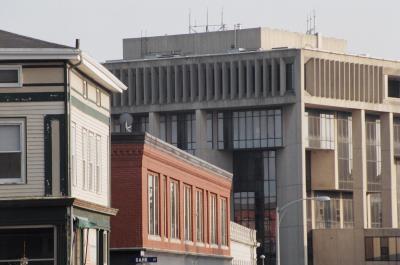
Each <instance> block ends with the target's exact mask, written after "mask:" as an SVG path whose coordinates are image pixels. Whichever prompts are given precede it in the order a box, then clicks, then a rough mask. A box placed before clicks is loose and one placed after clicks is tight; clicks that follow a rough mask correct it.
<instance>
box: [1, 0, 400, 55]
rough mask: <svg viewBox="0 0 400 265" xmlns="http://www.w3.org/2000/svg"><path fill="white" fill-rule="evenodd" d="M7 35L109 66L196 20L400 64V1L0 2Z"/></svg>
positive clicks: (96, 0)
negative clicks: (134, 44) (319, 40)
mask: <svg viewBox="0 0 400 265" xmlns="http://www.w3.org/2000/svg"><path fill="white" fill-rule="evenodd" d="M0 3H1V8H0V29H3V30H7V31H12V32H15V33H19V34H23V35H28V36H32V37H35V38H40V39H44V40H48V41H52V42H57V43H61V44H66V45H70V46H73V45H74V43H75V39H76V38H80V39H81V48H82V49H83V50H85V51H87V52H88V53H89V54H91V55H92V56H93V57H94V58H96V59H98V60H100V61H105V60H110V59H120V58H122V39H123V38H127V37H140V36H141V34H142V35H146V36H152V35H164V34H177V33H187V32H188V14H189V10H191V13H192V18H193V20H196V21H197V23H198V24H200V23H205V20H206V10H207V8H208V10H209V22H210V23H220V13H221V9H222V8H223V9H224V20H225V21H224V22H225V23H226V24H227V25H228V27H230V28H231V27H232V26H233V24H236V23H241V24H242V27H246V28H248V27H258V26H267V27H272V28H279V29H286V30H289V31H298V32H305V31H306V17H307V14H308V13H310V12H311V11H312V10H313V9H315V10H316V13H317V31H318V32H320V33H322V34H323V35H325V36H331V37H337V38H344V39H347V40H348V44H349V52H354V53H363V54H369V55H371V56H376V57H384V58H387V59H400V30H399V28H400V16H399V10H400V0H379V1H378V0H329V1H328V0H275V1H271V0H157V1H155V0H142V1H138V0H107V1H106V0H63V1H61V0H0Z"/></svg>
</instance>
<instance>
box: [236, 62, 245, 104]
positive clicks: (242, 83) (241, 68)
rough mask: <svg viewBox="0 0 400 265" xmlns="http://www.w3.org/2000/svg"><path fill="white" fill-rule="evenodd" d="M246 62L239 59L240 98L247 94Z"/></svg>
mask: <svg viewBox="0 0 400 265" xmlns="http://www.w3.org/2000/svg"><path fill="white" fill-rule="evenodd" d="M244 64H245V62H243V61H239V62H238V67H239V84H238V85H239V95H238V99H242V98H243V97H244V94H245V89H246V83H245V80H244V75H245V74H246V73H245V71H244Z"/></svg>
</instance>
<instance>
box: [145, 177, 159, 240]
mask: <svg viewBox="0 0 400 265" xmlns="http://www.w3.org/2000/svg"><path fill="white" fill-rule="evenodd" d="M147 185H148V190H147V193H148V215H149V216H148V220H149V221H148V222H149V235H160V231H159V221H160V216H159V201H160V200H159V177H158V176H157V175H154V174H150V175H148V184H147Z"/></svg>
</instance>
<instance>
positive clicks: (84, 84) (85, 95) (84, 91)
mask: <svg viewBox="0 0 400 265" xmlns="http://www.w3.org/2000/svg"><path fill="white" fill-rule="evenodd" d="M82 86H83V97H84V98H87V97H88V83H87V81H85V80H83V83H82Z"/></svg>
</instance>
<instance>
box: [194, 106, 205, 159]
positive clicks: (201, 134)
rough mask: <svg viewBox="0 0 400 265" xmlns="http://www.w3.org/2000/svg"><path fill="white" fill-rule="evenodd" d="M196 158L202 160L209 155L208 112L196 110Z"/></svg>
mask: <svg viewBox="0 0 400 265" xmlns="http://www.w3.org/2000/svg"><path fill="white" fill-rule="evenodd" d="M195 114H196V156H198V157H200V158H202V157H205V156H206V154H207V149H208V148H207V112H206V111H205V110H200V109H197V110H196V113H195Z"/></svg>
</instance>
